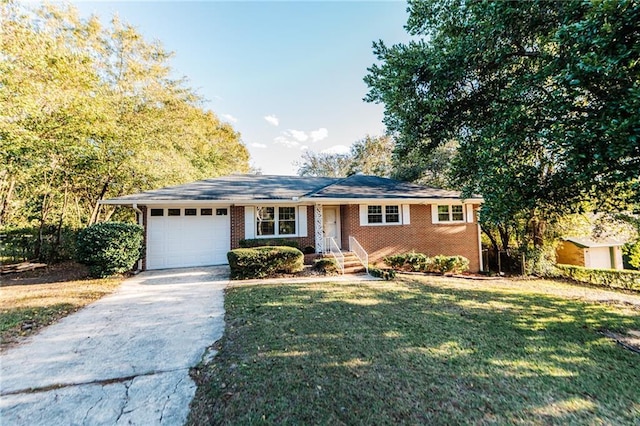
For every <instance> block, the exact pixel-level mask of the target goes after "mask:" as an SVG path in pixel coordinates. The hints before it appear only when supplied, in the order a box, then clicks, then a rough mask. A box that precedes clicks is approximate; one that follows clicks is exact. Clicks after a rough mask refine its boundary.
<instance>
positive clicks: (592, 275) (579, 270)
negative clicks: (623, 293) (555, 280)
mask: <svg viewBox="0 0 640 426" xmlns="http://www.w3.org/2000/svg"><path fill="white" fill-rule="evenodd" d="M556 267H557V269H558V271H559V273H560V276H561V277H564V278H568V279H570V280H574V281H578V282H582V283H588V284H595V285H599V286H603V287H611V288H623V289H626V290H636V291H640V271H627V270H616V269H593V268H583V267H581V266H574V265H562V264H559V265H556Z"/></svg>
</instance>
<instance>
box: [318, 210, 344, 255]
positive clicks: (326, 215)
mask: <svg viewBox="0 0 640 426" xmlns="http://www.w3.org/2000/svg"><path fill="white" fill-rule="evenodd" d="M322 217H323V224H322V226H323V229H324V237H325V238H333V239H334V240H336V243H338V247H339V248H342V243H341V241H340V240H341V238H340V207H337V206H334V207H324V208H323V209H322ZM328 248H329V246H328V245H327V244H325V249H328Z"/></svg>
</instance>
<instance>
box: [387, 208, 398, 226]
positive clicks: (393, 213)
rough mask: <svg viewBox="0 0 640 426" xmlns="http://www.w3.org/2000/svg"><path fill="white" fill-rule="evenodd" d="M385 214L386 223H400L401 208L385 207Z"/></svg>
mask: <svg viewBox="0 0 640 426" xmlns="http://www.w3.org/2000/svg"><path fill="white" fill-rule="evenodd" d="M384 212H385V216H384V219H385V220H384V221H385V222H386V223H400V206H385V208H384Z"/></svg>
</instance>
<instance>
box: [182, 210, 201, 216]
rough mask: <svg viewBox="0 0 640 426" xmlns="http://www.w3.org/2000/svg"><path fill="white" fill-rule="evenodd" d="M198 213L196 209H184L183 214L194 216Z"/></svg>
mask: <svg viewBox="0 0 640 426" xmlns="http://www.w3.org/2000/svg"><path fill="white" fill-rule="evenodd" d="M197 213H198V209H184V215H185V216H195V215H196V214H197Z"/></svg>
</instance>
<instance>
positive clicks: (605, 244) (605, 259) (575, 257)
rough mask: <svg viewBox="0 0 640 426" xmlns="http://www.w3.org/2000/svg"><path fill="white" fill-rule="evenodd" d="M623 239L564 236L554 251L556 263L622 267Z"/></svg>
mask: <svg viewBox="0 0 640 426" xmlns="http://www.w3.org/2000/svg"><path fill="white" fill-rule="evenodd" d="M623 245H624V242H623V241H619V240H615V239H611V238H609V239H603V240H594V239H591V238H588V237H571V238H565V239H564V241H563V242H562V243H560V246H559V247H558V249H557V251H556V259H557V262H558V263H562V264H565V265H576V266H584V267H585V268H596V269H623V264H622V246H623Z"/></svg>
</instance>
